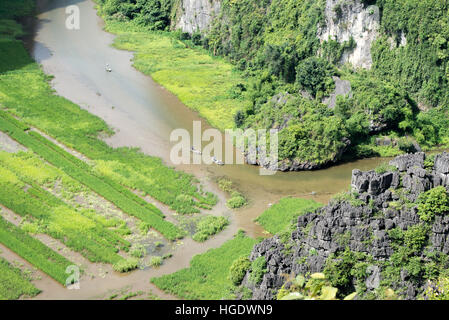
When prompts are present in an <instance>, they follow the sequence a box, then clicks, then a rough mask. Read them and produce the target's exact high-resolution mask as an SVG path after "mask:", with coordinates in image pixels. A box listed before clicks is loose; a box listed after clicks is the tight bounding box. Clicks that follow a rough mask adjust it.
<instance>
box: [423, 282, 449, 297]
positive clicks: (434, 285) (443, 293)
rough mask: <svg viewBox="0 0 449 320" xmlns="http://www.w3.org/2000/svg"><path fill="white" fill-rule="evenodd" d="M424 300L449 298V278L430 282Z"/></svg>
mask: <svg viewBox="0 0 449 320" xmlns="http://www.w3.org/2000/svg"><path fill="white" fill-rule="evenodd" d="M423 298H424V300H449V279H448V278H440V279H438V280H437V281H435V282H429V285H428V286H427V289H426V291H425V293H424V296H423Z"/></svg>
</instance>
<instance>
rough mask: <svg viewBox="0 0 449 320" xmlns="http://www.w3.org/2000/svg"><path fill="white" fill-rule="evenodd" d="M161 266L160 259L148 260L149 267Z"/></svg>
mask: <svg viewBox="0 0 449 320" xmlns="http://www.w3.org/2000/svg"><path fill="white" fill-rule="evenodd" d="M161 265H162V257H159V256H155V257H151V259H150V266H152V267H153V268H156V267H159V266H161Z"/></svg>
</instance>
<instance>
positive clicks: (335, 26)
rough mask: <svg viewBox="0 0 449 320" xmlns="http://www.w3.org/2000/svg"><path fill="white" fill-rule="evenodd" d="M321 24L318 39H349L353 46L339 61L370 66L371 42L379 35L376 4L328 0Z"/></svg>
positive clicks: (359, 0)
mask: <svg viewBox="0 0 449 320" xmlns="http://www.w3.org/2000/svg"><path fill="white" fill-rule="evenodd" d="M324 17H325V18H324V19H325V21H324V24H322V25H320V26H319V27H318V37H319V39H320V41H321V42H323V41H328V40H329V39H332V40H335V41H338V42H339V43H344V42H345V41H350V40H351V39H353V40H354V42H355V48H353V49H351V50H348V51H346V52H344V53H343V56H342V57H341V61H340V62H341V63H343V64H344V63H347V62H349V63H351V64H352V65H353V66H354V67H355V68H367V69H369V68H371V65H372V58H371V45H372V43H373V42H374V41H375V40H376V38H377V37H378V30H379V26H380V12H379V8H378V7H377V6H365V5H364V4H363V3H362V2H361V0H352V1H351V0H327V1H326V8H325V10H324Z"/></svg>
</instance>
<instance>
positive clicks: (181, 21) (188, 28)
mask: <svg viewBox="0 0 449 320" xmlns="http://www.w3.org/2000/svg"><path fill="white" fill-rule="evenodd" d="M219 12H220V1H219V0H182V4H181V7H180V10H179V11H178V15H177V19H176V23H175V29H181V30H182V31H183V32H188V33H190V34H192V33H194V32H195V31H201V32H203V31H207V30H208V29H209V26H210V24H211V22H212V20H213V18H214V17H215V16H216V15H217V14H218V13H219Z"/></svg>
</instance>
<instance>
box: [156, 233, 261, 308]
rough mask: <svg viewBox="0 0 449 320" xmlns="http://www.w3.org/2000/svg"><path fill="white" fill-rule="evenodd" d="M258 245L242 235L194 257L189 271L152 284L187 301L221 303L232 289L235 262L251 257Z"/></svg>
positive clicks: (171, 275)
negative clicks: (231, 275)
mask: <svg viewBox="0 0 449 320" xmlns="http://www.w3.org/2000/svg"><path fill="white" fill-rule="evenodd" d="M255 244H256V240H254V239H251V238H249V237H246V236H245V235H244V234H243V233H241V232H240V233H238V234H237V235H236V236H235V237H234V239H232V240H229V241H227V242H226V243H224V244H223V245H222V246H221V247H220V248H217V249H211V250H209V251H207V252H206V253H203V254H200V255H196V256H195V257H193V259H192V260H191V261H190V267H189V268H186V269H182V270H180V271H178V272H175V273H173V274H170V275H165V276H162V277H159V278H152V279H151V282H152V283H154V284H155V285H156V286H158V287H159V288H160V289H162V290H164V291H167V292H169V293H171V294H175V295H176V296H178V297H180V298H183V299H221V298H223V297H225V296H226V295H227V294H228V291H229V289H230V288H232V281H231V280H230V279H229V278H228V274H229V268H230V267H231V265H232V262H233V261H235V259H237V258H239V257H242V256H248V255H249V253H250V252H251V250H252V248H253V246H254V245H255Z"/></svg>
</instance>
